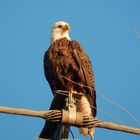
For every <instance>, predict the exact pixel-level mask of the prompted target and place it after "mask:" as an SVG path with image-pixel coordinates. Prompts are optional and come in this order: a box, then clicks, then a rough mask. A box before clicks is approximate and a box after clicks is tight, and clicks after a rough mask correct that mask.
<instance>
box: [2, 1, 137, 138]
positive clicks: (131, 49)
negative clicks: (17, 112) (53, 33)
mask: <svg viewBox="0 0 140 140" xmlns="http://www.w3.org/2000/svg"><path fill="white" fill-rule="evenodd" d="M139 5H140V1H139V0H133V1H132V0H123V1H122V0H106V1H104V0H98V1H97V0H71V1H66V0H60V1H57V0H24V1H23V0H22V1H21V0H12V1H11V0H0V106H10V107H20V108H27V109H34V110H46V109H48V108H49V105H50V103H51V100H52V94H51V91H50V88H49V85H48V83H47V82H46V80H45V77H44V73H43V55H44V52H45V51H46V49H47V48H48V47H49V45H50V44H49V43H50V29H51V26H52V24H53V23H54V22H56V21H60V20H63V21H67V22H69V23H70V25H71V32H70V36H71V38H72V39H74V40H77V41H79V42H80V43H81V44H82V46H83V47H84V48H85V50H86V52H87V53H88V55H89V57H90V59H91V62H92V65H93V69H94V73H95V82H96V89H97V105H98V108H99V109H101V110H103V111H105V112H108V113H109V114H110V115H113V116H115V117H117V118H118V119H119V120H120V121H121V122H123V124H127V125H131V126H134V127H140V125H138V124H137V123H136V122H135V121H134V120H133V119H132V118H131V117H130V116H129V115H128V114H127V113H126V112H124V111H122V110H121V109H119V108H117V107H115V106H114V105H112V104H110V103H108V102H107V101H106V100H105V99H104V98H102V97H101V96H100V93H102V94H103V95H104V96H107V97H109V98H110V99H111V100H113V101H115V102H117V103H118V104H120V105H122V106H124V107H125V108H127V109H128V110H129V111H130V112H131V113H132V114H133V115H134V116H135V117H136V118H137V119H139V118H140V111H139V106H140V101H139V98H140V94H139V92H140V85H139V83H140V80H139V79H140V74H139V72H140V39H139V38H138V36H137V35H136V33H135V32H134V29H133V28H132V24H133V25H135V27H136V29H137V31H138V32H139V33H140V16H139V13H140V8H139ZM97 114H98V115H97V118H98V119H101V120H104V121H111V122H117V121H116V120H115V119H114V118H112V117H110V116H109V115H106V114H104V113H102V112H101V111H99V110H98V113H97ZM43 125H44V120H41V119H38V118H31V117H23V116H14V115H6V114H0V137H1V138H0V139H2V140H8V139H14V140H19V139H20V140H33V139H35V138H36V137H37V136H38V135H39V133H40V131H41V129H42V127H43ZM72 131H73V133H74V135H75V137H76V138H78V139H85V140H86V139H89V138H85V137H83V136H81V135H80V134H79V132H78V131H77V129H75V128H73V129H72ZM96 139H100V140H102V139H107V140H118V139H127V140H139V139H140V137H139V136H136V135H132V134H127V133H122V132H116V131H109V130H105V129H99V128H97V129H96V131H95V140H96Z"/></svg>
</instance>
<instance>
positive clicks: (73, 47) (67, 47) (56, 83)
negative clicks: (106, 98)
mask: <svg viewBox="0 0 140 140" xmlns="http://www.w3.org/2000/svg"><path fill="white" fill-rule="evenodd" d="M69 31H70V25H69V24H68V23H66V22H63V21H60V22H56V23H55V24H54V25H53V27H52V33H51V45H50V47H49V49H48V50H47V51H46V53H45V55H44V73H45V77H46V79H47V81H48V83H49V85H50V87H51V90H52V92H53V94H54V95H55V96H54V99H53V101H52V104H51V107H50V109H51V110H53V109H60V110H61V109H63V108H65V106H66V102H65V98H66V96H62V95H58V94H55V91H57V90H64V91H74V92H76V93H83V96H81V97H79V98H80V102H76V108H77V111H80V112H83V113H84V114H86V115H89V116H93V117H95V116H96V91H95V84H94V74H93V71H92V66H91V62H90V60H89V57H88V56H87V54H86V53H85V51H84V49H83V48H82V46H81V45H80V44H79V43H78V42H77V41H74V40H71V39H70V36H69ZM64 77H66V78H67V79H69V80H67V79H66V78H64ZM70 80H71V81H74V82H76V83H78V84H81V85H85V86H79V85H77V84H75V83H73V82H71V81H70ZM79 130H80V132H81V133H82V134H83V135H85V136H87V135H90V133H93V132H94V129H93V128H92V129H88V128H80V129H79ZM67 133H68V131H67ZM62 134H63V126H62V125H61V124H59V123H52V122H49V121H46V123H45V126H44V128H43V130H42V132H41V134H40V136H39V137H40V138H43V139H46V138H47V139H61V138H62ZM63 138H64V137H63ZM65 138H68V134H67V136H66V137H65Z"/></svg>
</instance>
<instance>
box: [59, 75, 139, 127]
mask: <svg viewBox="0 0 140 140" xmlns="http://www.w3.org/2000/svg"><path fill="white" fill-rule="evenodd" d="M61 77H63V78H64V79H66V80H68V81H70V82H72V83H74V84H76V85H79V86H82V87H86V88H89V89H91V90H95V89H94V88H92V87H89V86H87V85H83V84H79V83H77V82H75V81H72V80H70V79H69V78H67V77H65V76H63V75H61ZM97 93H98V94H99V95H100V96H101V97H102V98H103V99H105V100H106V101H107V102H109V103H111V104H112V105H114V106H116V107H118V108H120V109H121V110H123V111H124V112H126V113H127V114H128V115H129V116H130V117H131V118H132V119H133V121H134V122H136V123H137V124H138V125H140V121H138V120H137V119H136V117H135V116H134V115H133V114H132V113H130V112H129V111H128V110H127V109H126V108H125V107H123V106H122V105H120V104H118V103H116V102H115V101H113V100H111V99H109V98H108V97H106V96H105V95H103V94H102V93H101V92H97ZM91 107H92V106H91ZM94 108H95V107H94ZM98 110H99V109H98ZM111 116H112V115H111ZM115 118H116V117H115Z"/></svg>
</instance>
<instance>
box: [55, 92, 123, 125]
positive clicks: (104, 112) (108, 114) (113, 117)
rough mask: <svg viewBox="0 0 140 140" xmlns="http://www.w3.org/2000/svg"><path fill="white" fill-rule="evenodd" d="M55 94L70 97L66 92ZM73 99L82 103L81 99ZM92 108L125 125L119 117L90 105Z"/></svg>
mask: <svg viewBox="0 0 140 140" xmlns="http://www.w3.org/2000/svg"><path fill="white" fill-rule="evenodd" d="M60 91H61V92H60ZM54 92H55V93H57V94H60V95H64V96H67V97H69V95H68V94H65V93H68V91H64V93H62V92H63V91H62V90H59V91H54ZM73 99H74V100H75V101H78V102H81V101H80V100H79V99H76V98H74V97H73ZM86 104H87V103H86ZM90 106H91V107H92V108H94V109H96V110H98V111H99V112H101V113H103V114H106V115H107V116H110V117H111V118H112V119H114V120H116V121H117V122H119V123H120V124H124V123H123V122H121V121H120V120H119V119H118V118H117V117H115V116H113V115H111V114H110V113H108V112H106V111H103V110H102V109H99V108H98V109H97V108H96V107H94V106H92V105H90Z"/></svg>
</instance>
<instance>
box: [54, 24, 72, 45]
mask: <svg viewBox="0 0 140 140" xmlns="http://www.w3.org/2000/svg"><path fill="white" fill-rule="evenodd" d="M69 31H70V25H69V24H68V23H66V22H64V21H59V22H56V23H55V24H54V25H53V27H52V32H51V44H52V43H54V42H55V41H56V40H57V39H60V38H63V37H66V38H67V39H69V40H70V37H69Z"/></svg>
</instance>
